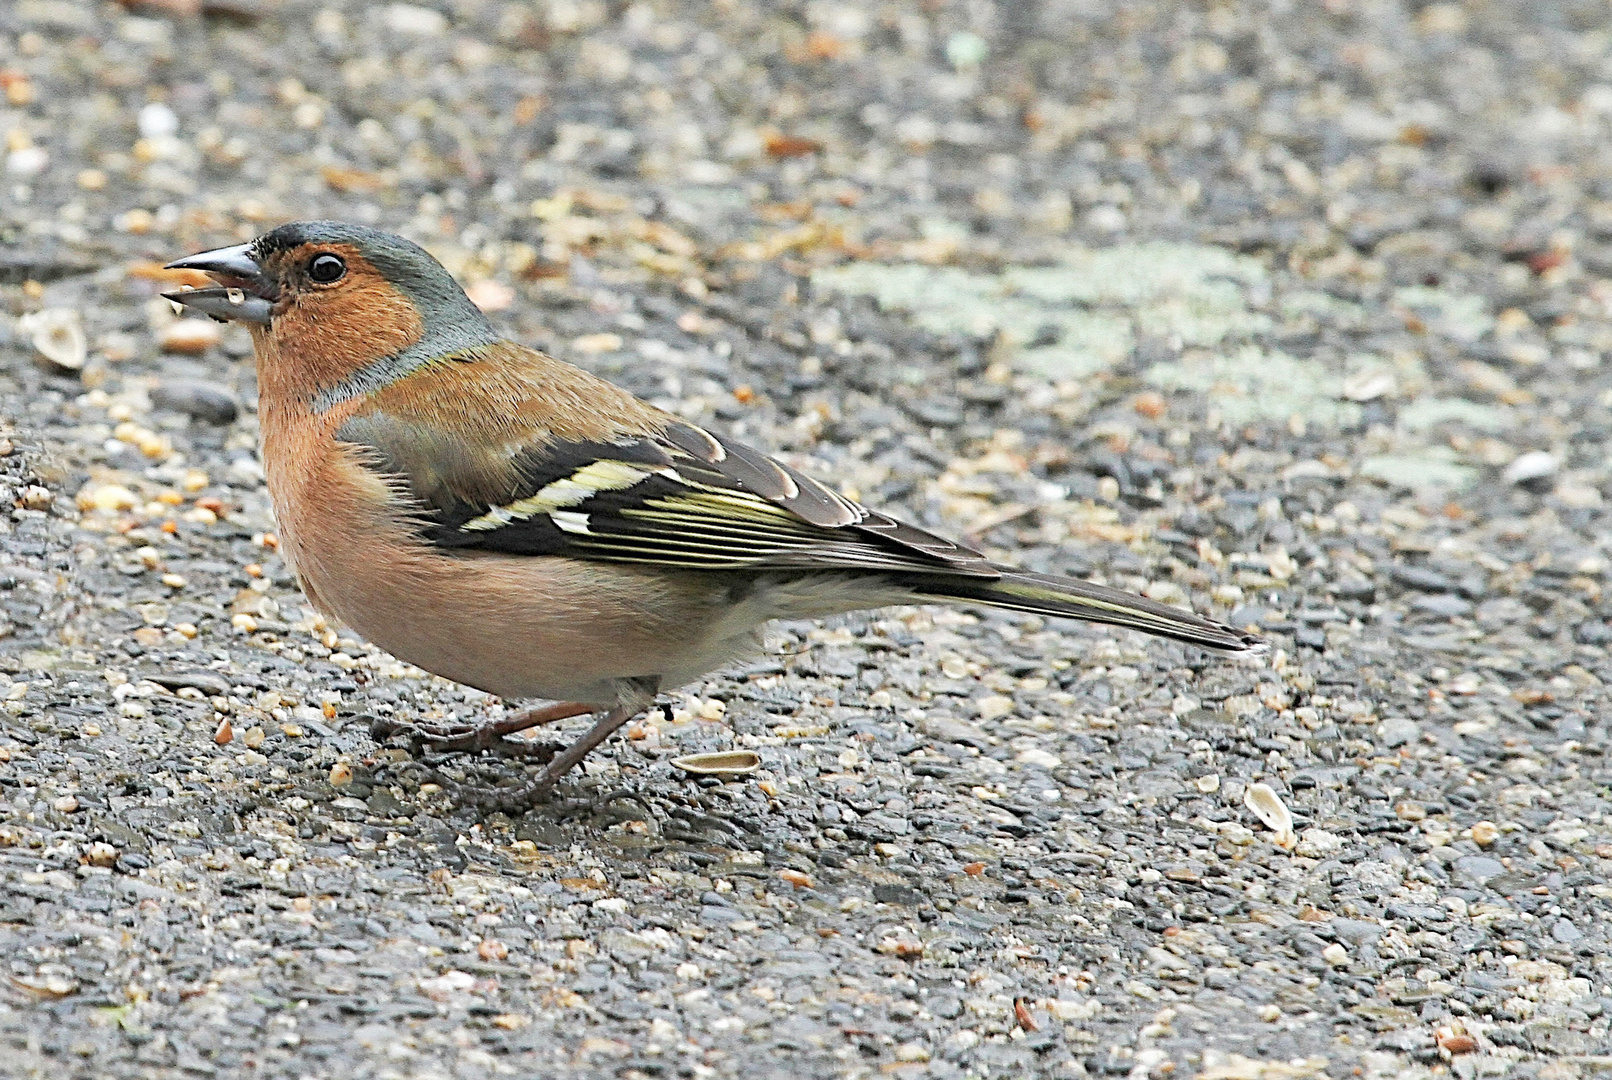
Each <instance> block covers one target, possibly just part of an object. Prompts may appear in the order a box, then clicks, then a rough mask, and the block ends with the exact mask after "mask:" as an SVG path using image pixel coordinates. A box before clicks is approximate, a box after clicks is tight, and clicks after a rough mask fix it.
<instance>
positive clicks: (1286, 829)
mask: <svg viewBox="0 0 1612 1080" xmlns="http://www.w3.org/2000/svg"><path fill="white" fill-rule="evenodd" d="M1243 805H1244V806H1246V807H1248V809H1250V810H1252V811H1253V812H1254V816H1255V817H1257V818H1259V820H1260V821H1263V822H1264V823H1265V827H1266V828H1268V829H1270V830H1271V831H1272V832H1273V833H1275V834H1276V845H1277V846H1278V847H1286V848H1290V847H1292V846H1293V845H1294V844H1295V843H1297V842H1298V837H1296V836H1295V835H1294V834H1293V812H1292V811H1291V810H1289V809H1288V808H1287V804H1286V803H1284V802H1283V801H1282V799H1281V796H1279V795H1277V794H1276V792H1275V791H1274V790H1272V789H1271V786H1270V785H1269V784H1249V785H1248V789H1247V790H1246V791H1244V792H1243Z"/></svg>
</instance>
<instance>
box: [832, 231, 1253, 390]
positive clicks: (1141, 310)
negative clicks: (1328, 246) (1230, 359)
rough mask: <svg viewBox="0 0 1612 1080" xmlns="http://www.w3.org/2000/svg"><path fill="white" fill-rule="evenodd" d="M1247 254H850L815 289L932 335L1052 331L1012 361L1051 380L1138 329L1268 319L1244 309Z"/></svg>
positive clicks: (1014, 337)
mask: <svg viewBox="0 0 1612 1080" xmlns="http://www.w3.org/2000/svg"><path fill="white" fill-rule="evenodd" d="M1267 280H1268V274H1267V273H1266V270H1265V268H1264V267H1263V266H1262V265H1261V264H1260V263H1259V262H1257V261H1256V260H1254V259H1250V258H1248V257H1246V256H1242V255H1237V254H1234V253H1232V252H1229V251H1225V250H1223V249H1221V248H1214V247H1207V246H1203V245H1196V244H1167V243H1147V244H1129V245H1124V246H1121V247H1115V248H1105V249H1101V250H1091V249H1084V248H1080V249H1076V250H1073V251H1071V252H1069V253H1068V254H1067V255H1066V256H1064V258H1063V259H1062V260H1060V261H1059V262H1057V263H1055V264H1052V265H1049V266H1012V267H1008V268H1007V269H1006V270H1004V271H1003V272H1002V273H1001V274H994V275H992V274H975V273H970V272H968V271H965V270H960V269H957V268H956V267H932V266H919V265H903V266H887V265H882V264H878V263H852V264H850V265H847V266H838V267H831V268H828V269H823V270H819V271H817V272H816V273H814V274H813V275H812V284H813V286H814V287H815V288H817V289H819V290H825V291H833V292H840V293H849V294H856V295H863V296H871V297H872V298H873V299H874V300H875V302H877V303H878V305H879V307H880V308H881V309H883V310H885V311H904V312H907V313H908V314H910V315H911V317H912V320H913V322H914V323H916V324H917V325H919V326H921V327H923V328H924V329H926V330H930V331H932V332H935V333H967V334H974V335H981V336H983V335H988V334H993V333H997V332H1000V333H1002V334H1003V335H1005V336H1006V337H1007V338H1008V339H1009V340H1010V341H1014V342H1019V343H1023V342H1029V341H1034V340H1036V339H1037V338H1038V337H1041V336H1043V335H1044V333H1045V331H1046V330H1047V329H1048V328H1050V329H1051V330H1052V331H1054V334H1053V336H1054V337H1055V338H1056V343H1055V344H1052V345H1045V346H1038V347H1035V348H1025V349H1023V350H1022V351H1020V353H1019V354H1018V357H1017V360H1016V362H1017V363H1018V365H1019V366H1020V367H1021V368H1022V369H1023V370H1026V371H1032V372H1035V373H1037V374H1041V375H1045V376H1047V377H1049V378H1079V377H1082V376H1086V375H1092V374H1095V373H1097V372H1100V371H1104V370H1107V369H1108V368H1111V367H1113V366H1114V365H1115V364H1117V363H1119V362H1120V361H1122V360H1123V359H1124V358H1125V357H1126V356H1127V355H1128V354H1129V353H1130V351H1131V349H1132V348H1133V347H1134V345H1135V342H1136V339H1137V337H1138V336H1139V335H1143V334H1146V335H1153V336H1159V337H1165V338H1173V339H1175V340H1177V341H1179V342H1180V343H1181V344H1182V345H1188V346H1192V345H1198V346H1212V345H1218V344H1221V343H1222V342H1225V341H1227V340H1231V339H1236V338H1244V337H1247V336H1249V335H1252V334H1255V333H1258V332H1260V331H1262V330H1266V329H1268V328H1269V327H1270V324H1271V320H1270V318H1269V316H1267V315H1265V314H1263V313H1262V312H1259V311H1255V310H1253V309H1252V308H1251V306H1250V303H1249V297H1248V295H1247V289H1248V286H1250V285H1253V284H1258V285H1262V286H1263V285H1264V284H1265V283H1266V282H1267Z"/></svg>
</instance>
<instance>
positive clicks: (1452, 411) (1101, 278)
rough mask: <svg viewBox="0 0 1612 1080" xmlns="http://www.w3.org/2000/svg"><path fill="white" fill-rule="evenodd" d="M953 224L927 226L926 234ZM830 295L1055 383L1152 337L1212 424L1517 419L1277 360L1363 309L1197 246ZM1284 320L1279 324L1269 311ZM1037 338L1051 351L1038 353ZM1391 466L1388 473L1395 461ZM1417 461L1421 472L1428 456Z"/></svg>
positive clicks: (1423, 302) (1332, 369) (840, 275)
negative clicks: (1001, 354) (1378, 415)
mask: <svg viewBox="0 0 1612 1080" xmlns="http://www.w3.org/2000/svg"><path fill="white" fill-rule="evenodd" d="M948 224H949V223H947V222H945V221H944V220H940V219H931V220H928V221H926V222H925V223H924V229H923V231H924V233H925V235H926V236H929V235H931V234H937V235H938V234H939V233H942V232H944V231H945V230H944V228H943V226H946V225H948ZM812 284H813V286H814V287H815V288H816V289H817V290H818V291H819V292H820V293H840V294H848V295H860V296H868V297H871V298H872V299H873V300H874V301H875V302H876V303H877V304H878V305H879V307H880V308H881V309H882V310H884V311H893V312H904V313H906V314H907V315H908V316H909V317H910V318H911V319H912V321H913V323H915V324H916V325H918V326H920V327H922V328H924V329H926V330H929V331H931V332H933V333H937V334H949V333H962V334H967V335H971V336H976V337H988V336H991V335H995V334H1000V335H1001V336H1002V338H1003V339H1004V342H1005V344H1007V345H1008V346H1009V347H1010V348H1009V350H1008V355H1009V356H1010V357H1011V358H1012V362H1013V364H1014V365H1015V366H1016V367H1018V368H1019V369H1020V370H1021V371H1025V372H1028V373H1032V374H1035V375H1040V376H1043V377H1045V378H1048V379H1055V380H1059V379H1082V378H1089V377H1091V376H1094V375H1099V374H1101V373H1103V372H1105V371H1109V370H1111V369H1112V368H1114V367H1115V366H1116V365H1118V364H1120V363H1122V362H1123V361H1124V360H1125V358H1126V357H1127V356H1129V355H1131V353H1132V352H1133V351H1134V350H1135V348H1136V344H1137V342H1138V341H1139V340H1143V339H1148V338H1152V339H1162V340H1164V341H1167V342H1169V343H1171V344H1172V345H1173V346H1174V348H1175V349H1177V350H1182V351H1181V355H1180V357H1179V358H1178V359H1172V360H1166V361H1162V362H1159V363H1156V364H1154V365H1153V366H1152V367H1150V368H1149V369H1148V370H1146V371H1145V372H1143V373H1142V377H1143V379H1144V380H1145V381H1147V382H1148V383H1150V384H1152V385H1153V386H1156V387H1158V388H1160V389H1163V390H1176V391H1182V392H1187V393H1192V394H1197V395H1200V396H1202V397H1203V398H1204V399H1205V401H1206V403H1207V405H1208V406H1209V411H1210V419H1211V420H1212V421H1219V422H1224V423H1230V424H1247V423H1251V422H1256V421H1275V422H1279V423H1280V422H1289V421H1291V420H1292V419H1293V418H1295V417H1297V418H1299V419H1302V420H1303V421H1304V422H1305V423H1306V424H1315V425H1321V426H1324V427H1336V426H1340V425H1349V424H1352V423H1355V422H1357V421H1358V420H1359V419H1360V417H1361V415H1362V408H1363V406H1364V405H1366V404H1368V403H1371V402H1379V401H1380V402H1383V403H1387V404H1389V405H1390V406H1392V405H1394V404H1397V405H1398V406H1399V410H1398V417H1399V419H1398V426H1399V428H1400V429H1401V430H1402V431H1406V432H1426V431H1430V430H1432V429H1433V428H1436V427H1437V426H1439V425H1441V424H1446V423H1454V424H1461V425H1464V426H1465V427H1468V428H1470V429H1472V430H1475V431H1481V432H1494V431H1499V430H1502V429H1504V428H1505V427H1506V425H1507V424H1508V422H1509V414H1508V413H1507V412H1506V411H1505V410H1503V409H1500V408H1496V407H1494V406H1491V405H1485V404H1481V403H1477V402H1470V401H1465V400H1461V399H1451V398H1437V399H1432V400H1424V399H1419V398H1418V396H1417V395H1418V394H1420V393H1421V392H1423V391H1424V390H1425V388H1426V386H1427V375H1426V372H1425V371H1424V370H1423V369H1422V365H1421V362H1420V360H1419V358H1417V357H1416V355H1415V354H1413V353H1405V354H1403V355H1399V356H1395V357H1394V358H1392V359H1390V358H1388V357H1382V356H1377V355H1374V354H1369V353H1355V354H1351V355H1349V356H1348V357H1347V358H1346V359H1345V360H1344V362H1343V363H1341V364H1339V363H1337V362H1333V363H1330V364H1329V363H1327V362H1325V361H1323V360H1319V359H1307V358H1302V357H1296V356H1292V355H1289V354H1288V353H1285V352H1281V351H1277V350H1272V349H1270V348H1268V347H1266V346H1265V345H1263V344H1261V343H1260V338H1261V336H1262V335H1263V334H1265V333H1266V332H1268V331H1270V330H1272V329H1274V328H1276V326H1277V325H1278V323H1279V324H1280V326H1281V328H1282V329H1283V330H1285V331H1287V332H1289V333H1293V332H1299V333H1303V332H1306V331H1308V332H1314V331H1317V330H1319V329H1321V328H1328V329H1334V330H1350V329H1359V328H1360V327H1362V326H1364V325H1365V324H1366V322H1367V319H1368V315H1369V314H1370V312H1369V311H1368V309H1367V308H1366V307H1365V306H1364V305H1362V304H1360V303H1357V302H1355V301H1352V300H1346V299H1343V298H1340V297H1337V296H1334V295H1332V294H1330V293H1327V292H1323V291H1320V290H1317V289H1295V290H1292V291H1289V292H1283V293H1280V294H1278V295H1277V296H1276V297H1275V302H1274V303H1272V302H1271V299H1272V296H1271V294H1272V284H1273V283H1272V281H1271V277H1270V273H1269V271H1267V270H1266V268H1265V266H1264V265H1263V264H1262V263H1260V262H1259V261H1258V260H1256V259H1252V258H1249V257H1247V256H1244V255H1239V254H1237V253H1235V252H1233V251H1229V250H1226V249H1224V248H1218V247H1210V246H1207V245H1201V244H1176V243H1164V242H1149V243H1141V244H1122V245H1119V246H1117V247H1112V248H1101V249H1094V248H1075V249H1072V250H1070V251H1069V252H1067V253H1066V254H1065V255H1064V256H1063V257H1062V258H1061V259H1059V260H1058V261H1057V262H1055V263H1050V264H1046V265H1036V266H1025V265H1020V266H1009V267H1007V268H1006V269H1004V270H1003V271H1002V272H1000V273H997V274H985V273H977V272H973V271H969V270H964V269H961V268H959V267H950V266H947V267H937V266H929V265H920V264H911V263H909V264H902V265H893V266H892V265H885V264H880V263H851V264H847V265H844V266H837V267H828V268H824V269H820V270H817V271H816V272H814V273H813V275H812ZM1393 303H1394V305H1395V306H1396V307H1397V308H1399V309H1400V310H1401V311H1403V312H1405V313H1407V314H1410V315H1414V316H1415V317H1416V318H1418V319H1420V320H1422V321H1423V322H1425V323H1426V324H1427V326H1428V328H1429V329H1430V330H1432V331H1433V332H1435V333H1438V334H1441V335H1443V336H1445V337H1449V338H1452V339H1454V340H1456V341H1461V342H1470V341H1474V340H1476V339H1477V338H1479V337H1482V336H1483V335H1485V334H1487V333H1489V332H1490V330H1491V329H1492V328H1493V326H1494V318H1493V316H1492V315H1491V314H1490V312H1489V307H1488V303H1487V301H1485V300H1484V299H1483V298H1482V297H1480V296H1474V295H1468V294H1464V293H1458V292H1452V291H1449V290H1446V289H1440V288H1429V287H1422V286H1417V287H1414V288H1402V289H1398V290H1396V291H1395V292H1394V294H1393ZM1266 309H1268V310H1270V311H1274V313H1275V317H1274V318H1273V316H1272V315H1271V314H1269V313H1267V310H1266ZM1035 341H1042V342H1045V343H1044V344H1039V345H1034V346H1032V345H1030V344H1029V343H1030V342H1035ZM1374 460H1380V461H1381V462H1386V463H1387V464H1383V465H1382V468H1383V469H1384V470H1387V472H1385V473H1384V477H1383V478H1384V479H1385V481H1387V482H1394V483H1397V482H1398V481H1397V480H1387V476H1388V473H1392V472H1393V470H1394V469H1395V468H1396V466H1395V464H1394V462H1396V461H1400V460H1409V459H1400V458H1382V459H1374ZM1418 460H1419V459H1418ZM1440 461H1441V464H1439V466H1438V467H1437V468H1435V469H1434V471H1433V474H1434V475H1436V476H1437V477H1438V481H1437V482H1438V483H1439V484H1440V485H1443V486H1459V484H1458V481H1462V479H1463V478H1464V477H1466V476H1467V474H1468V473H1469V472H1470V471H1471V470H1470V469H1468V468H1467V467H1465V466H1459V465H1456V464H1454V463H1453V462H1448V461H1443V460H1442V459H1440Z"/></svg>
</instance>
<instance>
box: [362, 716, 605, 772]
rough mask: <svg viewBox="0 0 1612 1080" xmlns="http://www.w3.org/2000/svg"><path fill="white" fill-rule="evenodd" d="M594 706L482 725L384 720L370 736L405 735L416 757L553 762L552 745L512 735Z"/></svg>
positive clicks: (372, 727)
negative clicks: (485, 754)
mask: <svg viewBox="0 0 1612 1080" xmlns="http://www.w3.org/2000/svg"><path fill="white" fill-rule="evenodd" d="M592 711H593V710H592V707H591V706H588V705H580V704H578V703H576V702H560V703H558V704H554V705H542V706H536V707H534V708H530V709H522V710H521V711H520V712H517V713H515V714H514V715H512V716H506V717H504V718H503V719H502V720H492V721H488V722H486V723H482V724H433V723H428V722H419V723H409V722H406V721H400V720H396V719H393V718H390V717H382V718H381V719H378V720H376V721H375V722H374V723H372V724H370V728H369V730H370V737H371V738H373V739H374V740H375V741H376V742H385V741H386V740H388V739H391V738H394V737H396V736H399V735H402V736H404V737H405V738H407V739H408V741H409V750H410V752H411V753H412V754H413V755H414V756H415V757H420V756H421V755H422V754H427V753H430V754H439V755H442V754H455V753H460V754H475V753H480V752H481V751H484V750H491V751H492V752H494V753H496V754H499V755H501V756H503V757H536V756H542V757H543V760H545V761H547V760H549V759H552V758H553V757H554V755H555V754H556V753H558V748H557V747H555V746H552V745H551V744H548V743H538V742H532V741H530V740H527V739H512V738H510V736H511V735H515V734H518V733H520V732H522V731H527V730H529V729H531V728H534V727H539V726H541V725H543V724H552V723H555V722H556V721H559V720H564V719H566V718H567V717H572V716H580V715H582V714H583V713H587V712H592Z"/></svg>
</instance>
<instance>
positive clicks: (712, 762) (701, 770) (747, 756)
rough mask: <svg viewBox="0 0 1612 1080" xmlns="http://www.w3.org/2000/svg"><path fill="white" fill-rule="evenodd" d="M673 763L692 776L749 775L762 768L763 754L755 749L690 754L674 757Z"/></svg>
mask: <svg viewBox="0 0 1612 1080" xmlns="http://www.w3.org/2000/svg"><path fill="white" fill-rule="evenodd" d="M672 764H673V765H675V766H676V767H677V768H679V769H682V770H683V771H684V772H686V773H689V774H690V775H692V776H747V775H749V774H750V773H753V772H755V771H756V770H758V769H760V768H761V755H760V754H757V753H756V752H755V751H753V750H728V751H724V752H721V753H716V754H688V755H686V756H684V757H678V758H673V759H672Z"/></svg>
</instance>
